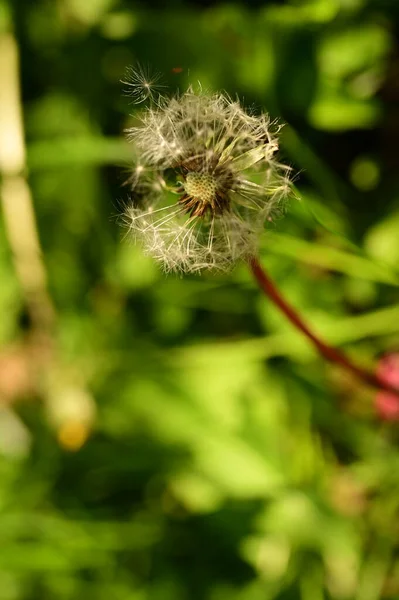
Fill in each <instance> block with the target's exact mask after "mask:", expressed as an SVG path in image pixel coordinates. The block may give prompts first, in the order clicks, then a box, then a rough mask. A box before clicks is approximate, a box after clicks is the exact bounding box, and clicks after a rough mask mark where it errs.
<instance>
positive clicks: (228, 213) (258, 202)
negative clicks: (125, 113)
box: [126, 88, 290, 272]
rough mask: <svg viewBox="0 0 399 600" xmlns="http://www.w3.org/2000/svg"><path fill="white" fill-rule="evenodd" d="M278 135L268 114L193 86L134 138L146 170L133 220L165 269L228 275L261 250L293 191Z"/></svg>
mask: <svg viewBox="0 0 399 600" xmlns="http://www.w3.org/2000/svg"><path fill="white" fill-rule="evenodd" d="M272 129H273V128H272V126H271V124H270V121H269V118H268V116H267V115H264V114H262V115H258V116H255V115H251V114H248V113H247V112H245V111H244V110H243V108H242V107H241V105H240V104H239V103H238V102H236V101H233V100H232V99H231V98H229V97H228V96H226V95H224V94H206V93H203V92H198V93H197V92H195V91H194V90H193V89H192V88H189V89H188V90H187V91H186V92H185V93H184V94H182V95H180V96H174V97H172V98H166V97H161V98H160V99H158V101H157V103H153V104H152V105H151V106H150V107H148V108H147V109H146V111H145V112H144V113H143V114H142V116H141V122H140V124H139V126H138V127H133V128H131V129H130V130H128V132H127V133H128V138H129V140H130V141H131V142H132V143H133V144H134V146H135V151H136V154H137V156H140V163H138V164H136V166H135V168H134V171H133V174H132V177H131V180H130V181H131V185H132V200H133V205H132V207H131V208H130V209H128V211H127V213H126V220H127V222H128V224H129V227H130V229H131V231H132V232H133V233H134V234H135V236H136V237H137V238H138V239H139V240H140V241H141V243H142V245H143V247H144V250H145V251H146V252H147V253H148V254H150V255H152V256H153V257H154V258H155V259H157V260H159V261H160V262H161V263H162V265H163V266H164V268H165V270H167V271H170V270H173V271H184V272H187V271H191V272H195V271H201V270H203V269H206V268H208V269H209V268H214V269H222V270H226V269H228V268H229V267H231V266H232V265H233V264H234V263H235V262H236V261H237V260H239V259H241V258H245V257H248V256H250V255H252V254H253V253H254V252H256V249H257V246H258V243H259V236H260V235H261V233H262V231H263V228H264V224H265V222H268V221H270V220H272V218H273V216H274V215H275V214H276V213H277V212H279V211H281V209H282V206H283V201H284V199H285V198H286V196H287V193H288V191H289V188H290V182H289V173H290V169H289V168H288V167H286V166H284V165H282V164H280V163H278V162H277V161H276V159H275V154H276V152H277V150H278V143H277V139H276V137H275V135H274V134H273V133H272ZM275 129H276V128H275Z"/></svg>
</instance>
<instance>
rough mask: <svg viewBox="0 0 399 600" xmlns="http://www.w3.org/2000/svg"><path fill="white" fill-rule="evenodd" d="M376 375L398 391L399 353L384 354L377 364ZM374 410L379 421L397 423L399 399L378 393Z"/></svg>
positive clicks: (393, 395)
mask: <svg viewBox="0 0 399 600" xmlns="http://www.w3.org/2000/svg"><path fill="white" fill-rule="evenodd" d="M377 374H378V375H379V377H381V379H383V380H384V381H386V382H387V383H389V384H391V385H393V386H395V387H397V388H398V390H399V352H395V353H394V352H392V353H390V354H385V356H383V357H382V358H381V359H380V361H379V363H378V367H377ZM375 408H376V411H377V414H378V416H379V417H380V419H383V420H384V421H399V397H398V396H396V395H395V394H390V393H389V392H383V391H382V392H378V394H377V395H376V397H375Z"/></svg>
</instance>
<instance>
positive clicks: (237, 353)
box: [0, 0, 399, 600]
mask: <svg viewBox="0 0 399 600" xmlns="http://www.w3.org/2000/svg"><path fill="white" fill-rule="evenodd" d="M398 24H399V2H398V1H397V0H390V1H389V0H309V1H308V0H303V1H300V0H296V1H295V0H291V1H288V2H276V1H275V2H267V1H266V0H264V1H263V2H262V1H258V2H255V3H253V4H252V5H250V4H248V3H244V2H228V3H224V2H220V3H211V2H207V3H200V2H197V3H196V2H190V3H189V2H184V1H183V0H181V1H177V0H174V1H170V2H169V3H168V4H167V8H165V7H163V3H161V2H160V1H159V2H158V3H155V4H154V5H153V7H151V6H149V5H148V4H147V3H145V2H144V1H143V2H139V1H137V2H135V1H132V0H36V1H32V0H9V2H6V1H5V0H2V1H1V2H0V36H1V39H0V49H2V52H0V61H1V66H2V68H1V71H0V72H1V91H0V113H1V114H2V115H3V117H2V118H3V121H2V123H3V134H4V135H3V134H2V133H1V132H0V144H2V149H3V167H2V177H1V181H2V192H3V193H2V204H3V210H2V211H0V315H1V318H0V401H1V404H0V600H50V599H51V600H52V599H57V600H58V599H60V600H69V599H70V600H72V599H80V598H85V599H87V600H91V599H93V600H97V599H98V600H109V599H112V600H147V599H148V600H205V599H206V600H268V599H269V598H270V599H271V598H276V599H281V600H283V599H284V600H296V599H303V600H305V599H306V600H322V599H324V598H325V599H327V598H328V599H330V598H331V599H338V600H340V599H342V600H345V599H352V598H353V599H356V600H377V599H379V598H387V599H397V598H399V558H398V550H399V547H398V535H399V450H398V444H397V442H398V435H397V431H396V430H395V425H394V424H383V423H381V422H378V420H377V419H376V418H375V392H373V391H372V390H368V389H365V388H363V387H362V386H361V385H359V383H358V382H355V381H354V380H353V379H351V378H349V377H348V376H347V375H346V374H344V373H343V372H342V371H340V370H337V369H336V368H334V367H332V366H331V365H326V364H325V363H324V362H323V361H322V359H321V358H320V357H318V356H317V355H316V354H315V352H314V350H313V349H312V348H311V347H310V346H309V344H308V342H307V341H305V340H303V339H302V338H301V336H300V334H298V333H297V332H296V331H294V330H293V328H292V326H291V325H290V324H289V323H287V322H286V321H285V320H284V318H283V317H282V316H281V315H280V314H278V312H277V311H276V309H275V308H274V307H273V306H272V305H271V304H270V302H268V301H267V299H266V298H265V297H263V296H262V295H261V293H260V292H259V290H258V289H257V288H256V285H255V283H254V282H253V281H252V279H251V277H250V275H249V273H248V271H247V269H246V268H245V265H241V266H238V267H237V268H236V269H235V270H234V272H232V273H229V274H225V275H212V274H204V275H203V276H190V277H183V278H180V277H177V276H174V275H172V276H167V277H166V276H165V275H164V274H163V273H162V272H161V271H160V270H159V268H158V266H157V265H155V264H154V263H153V262H152V261H151V259H148V258H146V257H144V256H143V255H142V253H141V251H140V249H139V248H138V247H135V246H134V244H133V243H131V242H130V241H129V240H128V239H123V238H124V231H123V229H122V228H121V227H120V223H119V222H118V221H119V220H120V219H119V215H120V213H121V210H122V208H121V207H123V205H125V204H126V202H128V199H129V190H128V188H127V187H126V186H124V185H123V184H124V182H125V181H126V179H127V177H128V174H129V168H130V166H131V163H132V151H131V148H129V146H128V145H127V144H126V142H125V141H124V139H123V130H124V128H126V127H127V126H129V124H131V123H132V119H134V113H135V111H137V110H138V108H137V107H136V106H133V105H131V104H130V103H129V98H128V97H126V96H124V95H123V85H122V84H121V83H120V80H121V79H123V75H124V71H125V68H126V67H127V66H128V65H131V64H134V63H135V62H136V61H140V62H141V63H142V64H144V65H147V64H148V65H150V66H151V67H153V68H154V70H156V71H159V72H160V73H162V74H163V78H164V81H165V82H166V83H167V84H168V85H169V88H170V90H171V92H174V91H175V90H177V89H185V87H186V86H187V85H188V83H189V82H190V81H197V80H200V81H201V83H202V85H203V86H204V87H206V88H208V89H212V90H220V89H224V90H227V91H228V92H229V93H231V94H233V95H234V94H237V95H238V96H239V97H240V98H241V99H242V101H243V103H244V104H245V105H247V106H254V107H255V110H266V111H268V112H269V113H270V114H271V116H272V117H273V118H278V119H279V120H280V121H282V122H285V123H286V126H285V127H284V129H283V131H282V136H281V159H282V160H283V161H285V162H287V163H289V164H290V165H291V166H292V167H293V168H294V170H295V172H298V173H299V175H298V178H297V180H296V185H297V187H298V190H299V195H300V199H295V200H292V201H291V202H290V206H289V210H288V212H287V215H286V216H285V218H284V219H280V220H279V221H278V222H277V223H275V224H274V225H273V226H272V227H271V229H270V230H269V232H265V236H264V239H263V242H262V250H261V256H262V260H263V261H264V264H265V265H266V267H267V268H268V270H269V271H270V272H271V274H272V275H273V277H274V279H275V280H276V281H277V282H278V284H279V287H280V288H281V290H282V291H283V293H284V294H285V295H286V297H287V298H289V300H290V301H291V302H292V303H293V304H294V305H295V306H296V307H297V308H298V309H300V311H301V313H302V314H303V315H304V316H305V317H306V319H307V320H308V322H309V323H311V324H312V326H313V327H314V328H315V329H316V330H317V331H319V332H321V333H322V334H323V336H324V337H325V338H326V339H328V340H329V341H331V342H332V343H334V344H336V345H338V346H341V347H343V348H344V349H345V350H346V351H347V352H348V353H349V354H350V355H351V356H354V357H356V359H357V360H358V362H360V363H362V364H364V365H365V366H370V365H373V364H374V362H375V361H376V360H377V358H378V357H379V356H380V355H381V354H382V353H384V352H386V351H392V350H395V349H398V347H399V295H398V283H399V201H398V199H399V175H398V167H399V152H398V146H399V104H398V101H399V83H398V82H399V47H398V40H399V35H398V31H399V28H398ZM7 52H9V53H10V54H9V55H8V54H7ZM16 52H18V53H19V67H18V64H17V63H16V62H15V61H13V60H12V56H14V58H15V56H16ZM13 53H14V54H13ZM10 57H11V58H10ZM18 86H19V87H20V94H21V98H22V103H23V113H22V116H23V132H21V131H20V132H19V134H18V128H17V127H16V128H14V133H11V134H10V136H11V137H10V136H8V137H7V135H5V133H4V132H6V130H7V128H8V127H9V125H10V124H12V122H15V123H18V118H16V119H15V118H14V117H15V114H16V113H18V109H19V108H20V107H19V106H18V102H19V100H18V95H17V92H18ZM13 90H14V91H13ZM9 92H10V93H9ZM13 94H14V95H13ZM13 115H14V117H13ZM13 118H14V121H12V119H13ZM10 127H11V125H10ZM21 133H23V137H24V139H25V141H26V152H27V154H26V164H24V165H23V164H22V162H21V161H23V162H25V161H24V160H23V152H22V155H21V156H22V159H21V160H20V163H18V160H17V163H18V164H17V163H16V164H17V167H15V165H14V166H13V165H12V164H11V166H10V165H8V166H7V160H11V159H10V156H11V157H12V156H13V153H12V151H11V147H12V146H13V140H14V141H15V140H17V139H18V135H19V136H20V137H21ZM13 136H14V137H13ZM0 150H1V148H0ZM4 156H5V158H4ZM14 167H15V168H14ZM21 169H22V175H21ZM25 175H26V179H25ZM14 184H15V186H16V187H15V188H13V187H12V186H13V185H14ZM18 186H20V187H18ZM10 190H11V192H10ZM12 190H17V191H14V192H13V191H12ZM18 190H19V192H18ZM32 207H33V209H34V212H33V211H32ZM36 227H37V232H38V237H39V239H40V244H41V249H42V254H38V252H36V251H35V248H36V250H37V249H38V245H37V240H36V241H35V228H36ZM13 232H14V233H13ZM27 248H28V250H29V251H28V250H27ZM32 249H33V250H32ZM46 277H47V281H48V283H47V289H48V291H47V290H46V283H45V278H46Z"/></svg>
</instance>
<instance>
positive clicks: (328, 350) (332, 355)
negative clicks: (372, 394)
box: [248, 257, 399, 398]
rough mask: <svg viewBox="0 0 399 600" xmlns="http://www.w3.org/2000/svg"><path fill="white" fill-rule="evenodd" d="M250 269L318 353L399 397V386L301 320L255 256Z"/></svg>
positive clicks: (269, 296) (268, 294)
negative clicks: (319, 334)
mask: <svg viewBox="0 0 399 600" xmlns="http://www.w3.org/2000/svg"><path fill="white" fill-rule="evenodd" d="M248 262H249V266H250V269H251V271H252V273H253V275H254V277H255V279H256V281H257V282H258V284H259V287H260V288H261V290H262V291H263V292H264V293H265V294H266V296H268V298H269V299H270V300H271V301H272V302H273V303H274V304H275V305H276V306H277V307H278V308H279V309H280V310H281V312H282V313H283V314H284V315H285V316H286V317H287V319H288V320H289V321H290V322H291V323H292V324H293V325H294V326H295V327H296V328H297V329H298V330H299V331H301V332H302V333H303V335H305V336H306V337H307V339H308V340H309V341H310V342H311V343H312V344H313V345H314V346H315V348H316V349H317V351H318V352H319V354H321V356H323V357H324V358H325V359H326V360H328V361H329V362H333V363H336V364H337V365H340V366H341V367H342V368H344V369H346V370H347V371H349V372H350V373H352V374H353V375H355V377H357V378H358V379H359V380H360V381H363V383H365V384H366V385H369V386H371V387H374V388H376V389H378V390H383V391H384V392H388V393H389V394H391V395H393V396H395V397H397V398H399V388H398V387H396V386H394V385H392V384H391V382H390V381H389V380H387V379H386V378H384V377H383V376H381V374H380V373H373V372H372V371H368V370H367V369H364V368H363V367H360V366H359V365H357V364H356V363H354V362H352V360H351V359H350V358H349V357H348V356H346V354H344V353H343V352H341V351H340V350H338V349H337V348H334V347H333V346H330V345H329V344H328V343H326V342H324V341H323V340H322V339H321V338H320V337H319V336H318V335H317V334H315V333H314V332H313V331H312V330H311V328H310V327H309V326H308V325H307V324H306V323H305V322H304V321H303V320H302V317H301V316H300V315H299V314H298V312H297V311H296V310H295V309H294V308H293V307H292V306H291V305H290V304H289V303H288V302H287V301H286V300H285V298H284V297H283V296H282V295H281V293H280V291H279V290H278V288H277V286H276V285H275V283H274V282H273V281H272V280H271V279H270V277H269V275H268V274H267V273H266V271H265V269H264V268H263V267H262V266H261V264H260V262H259V261H258V259H257V258H255V257H252V258H251V259H250V260H249V261H248Z"/></svg>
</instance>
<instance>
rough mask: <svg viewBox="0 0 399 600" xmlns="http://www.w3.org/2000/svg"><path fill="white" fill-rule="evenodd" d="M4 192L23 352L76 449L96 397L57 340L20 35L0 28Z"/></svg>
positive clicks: (54, 419) (63, 438)
mask: <svg viewBox="0 0 399 600" xmlns="http://www.w3.org/2000/svg"><path fill="white" fill-rule="evenodd" d="M0 73H1V76H2V85H1V87H0V174H1V183H0V195H1V205H2V209H3V214H4V223H5V228H6V235H7V238H8V241H9V245H10V249H11V252H12V256H13V261H14V265H15V270H16V273H17V277H18V280H19V283H20V286H21V291H22V294H23V296H24V299H25V304H26V308H27V311H28V314H29V318H30V336H29V337H28V339H27V342H26V344H25V345H26V348H25V350H24V352H26V353H27V354H28V355H30V356H31V357H32V361H33V365H34V369H33V371H34V376H35V384H36V385H38V386H39V388H41V393H42V394H43V396H44V399H45V403H46V408H47V416H48V419H49V421H50V423H52V425H53V426H54V428H55V429H56V430H57V434H58V440H59V443H60V444H61V445H62V446H64V447H65V448H66V449H68V450H78V449H79V448H80V447H81V446H82V445H83V444H84V442H85V441H86V439H87V437H88V435H89V433H90V430H91V426H92V423H93V420H94V418H95V402H94V400H93V398H92V396H91V394H90V393H89V392H88V391H87V390H86V389H85V387H86V386H85V383H84V382H83V381H82V380H81V379H82V378H81V376H80V373H79V368H76V367H75V368H73V367H72V368H71V367H67V366H66V365H63V364H62V363H63V361H62V360H61V358H60V357H59V355H58V351H57V348H56V345H55V343H54V328H55V321H56V310H55V308H54V305H53V302H52V299H51V297H50V294H49V292H48V289H47V273H46V268H45V265H44V261H43V252H42V249H41V246H40V240H39V236H38V230H37V224H36V218H35V211H34V206H33V199H32V194H31V190H30V188H29V184H28V182H27V178H26V173H27V168H26V148H25V141H24V128H23V119H22V104H21V95H20V87H19V56H18V46H17V42H16V39H15V38H14V36H13V35H12V33H10V32H9V31H3V32H1V33H0Z"/></svg>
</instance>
